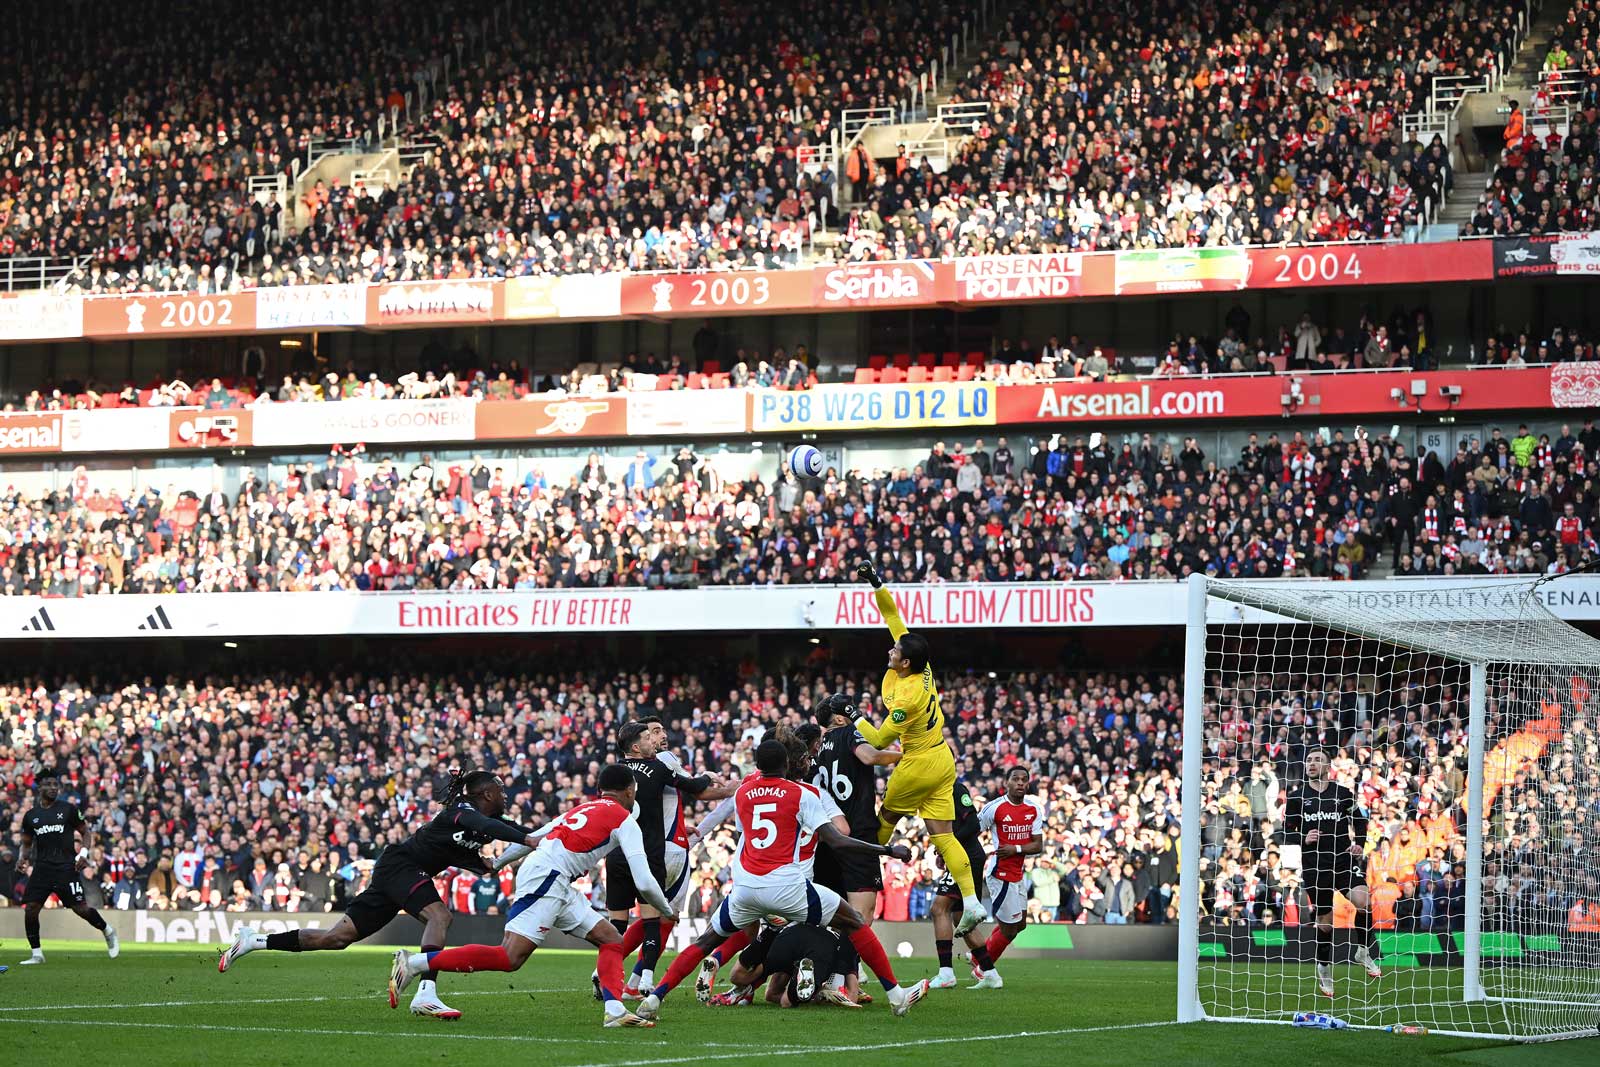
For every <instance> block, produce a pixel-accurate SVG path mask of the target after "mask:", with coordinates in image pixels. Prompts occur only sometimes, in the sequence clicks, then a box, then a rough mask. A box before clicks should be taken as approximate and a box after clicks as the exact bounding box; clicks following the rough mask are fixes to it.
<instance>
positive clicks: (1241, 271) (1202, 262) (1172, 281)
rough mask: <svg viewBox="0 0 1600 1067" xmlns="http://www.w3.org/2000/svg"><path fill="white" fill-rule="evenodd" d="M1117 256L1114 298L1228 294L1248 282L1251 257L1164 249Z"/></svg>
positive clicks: (1227, 251) (1231, 251)
mask: <svg viewBox="0 0 1600 1067" xmlns="http://www.w3.org/2000/svg"><path fill="white" fill-rule="evenodd" d="M1116 256H1117V260H1116V263H1117V269H1116V281H1115V283H1114V285H1115V295H1117V296H1137V295H1154V294H1159V293H1214V292H1229V291H1232V290H1236V289H1243V288H1245V286H1246V285H1247V284H1248V283H1249V281H1250V253H1249V252H1248V251H1247V250H1245V249H1243V248H1163V249H1152V250H1150V251H1141V252H1118V253H1117V254H1116Z"/></svg>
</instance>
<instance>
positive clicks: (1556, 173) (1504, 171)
mask: <svg viewBox="0 0 1600 1067" xmlns="http://www.w3.org/2000/svg"><path fill="white" fill-rule="evenodd" d="M1597 119H1600V4H1597V3H1595V2H1594V0H1578V2H1577V3H1574V4H1573V5H1572V6H1571V7H1570V8H1569V9H1568V10H1567V13H1566V16H1565V18H1564V19H1563V20H1562V23H1561V25H1560V26H1559V27H1558V29H1557V31H1556V36H1555V37H1554V39H1553V40H1552V41H1551V44H1550V50H1549V51H1548V53H1546V55H1545V58H1544V62H1543V64H1542V69H1541V71H1540V75H1539V82H1538V85H1537V87H1536V88H1535V90H1534V92H1533V94H1532V96H1531V98H1529V99H1526V100H1520V101H1517V102H1516V106H1515V107H1514V108H1513V111H1512V114H1511V115H1510V116H1509V117H1508V119H1507V122H1506V128H1505V131H1504V135H1503V143H1504V151H1503V153H1501V154H1500V157H1499V159H1498V160H1491V161H1490V162H1491V164H1492V169H1493V171H1494V175H1493V179H1492V181H1491V182H1490V185H1489V188H1488V189H1487V190H1485V191H1484V193H1483V195H1482V196H1481V197H1480V198H1479V200H1478V207H1477V210H1476V211H1475V212H1474V214H1473V217H1472V222H1471V225H1470V229H1469V232H1470V233H1473V234H1476V235H1480V236H1482V235H1490V234H1493V235H1497V236H1499V235H1509V234H1527V233H1548V232H1553V231H1573V230H1579V231H1581V230H1588V229H1592V228H1593V227H1594V226H1596V225H1600V186H1597V184H1596V181H1597V179H1596V168H1597V167H1600V141H1597V126H1596V122H1597ZM1563 124H1565V127H1564V128H1563Z"/></svg>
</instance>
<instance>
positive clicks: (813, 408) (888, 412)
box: [750, 382, 995, 433]
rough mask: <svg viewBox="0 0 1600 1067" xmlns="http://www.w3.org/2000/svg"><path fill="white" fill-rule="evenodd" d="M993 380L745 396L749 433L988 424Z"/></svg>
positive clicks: (826, 388)
mask: <svg viewBox="0 0 1600 1067" xmlns="http://www.w3.org/2000/svg"><path fill="white" fill-rule="evenodd" d="M994 413H995V394H994V383H993V382H941V383H939V384H928V385H819V386H817V387H816V388H815V389H806V390H798V391H793V392H784V391H778V390H772V389H764V390H759V391H755V392H752V393H751V395H750V430H751V432H752V433H763V432H772V433H782V432H784V431H788V430H878V429H891V428H898V427H913V426H933V427H940V426H993V425H994Z"/></svg>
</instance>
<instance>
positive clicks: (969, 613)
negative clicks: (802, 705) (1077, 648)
mask: <svg viewBox="0 0 1600 1067" xmlns="http://www.w3.org/2000/svg"><path fill="white" fill-rule="evenodd" d="M1281 584H1282V585H1284V586H1285V587H1290V588H1295V589H1299V590H1303V591H1304V592H1305V593H1306V594H1307V595H1308V596H1314V597H1315V598H1316V600H1317V604H1318V606H1319V608H1321V609H1324V610H1327V609H1330V608H1331V609H1334V610H1341V611H1345V612H1348V613H1349V614H1351V615H1352V616H1353V617H1359V616H1361V615H1362V614H1365V613H1370V612H1372V611H1373V610H1377V609H1380V608H1381V609H1389V608H1394V607H1402V608H1404V609H1405V610H1408V611H1416V612H1422V613H1425V615H1424V616H1423V617H1427V618H1433V619H1448V618H1451V617H1458V616H1459V617H1463V618H1465V617H1478V616H1481V614H1482V613H1483V612H1484V611H1486V610H1494V609H1497V608H1503V609H1504V611H1505V612H1506V617H1508V618H1515V617H1516V604H1517V596H1518V591H1519V590H1520V589H1523V588H1525V583H1520V582H1517V581H1514V580H1510V579H1444V578H1439V579H1432V580H1427V581H1420V582H1418V581H1401V582H1394V581H1375V582H1300V581H1295V582H1286V583H1281ZM1538 596H1539V597H1540V599H1541V600H1542V601H1543V602H1544V603H1545V605H1546V606H1547V607H1548V608H1549V609H1550V610H1551V611H1552V612H1554V613H1555V614H1556V615H1557V616H1558V617H1560V618H1563V619H1567V620H1569V621H1574V622H1576V621H1595V620H1600V576H1593V575H1578V576H1573V577H1570V578H1564V579H1561V580H1559V581H1555V582H1551V583H1548V584H1546V585H1545V586H1543V587H1541V589H1540V591H1539V593H1538ZM894 597H895V602H896V604H897V605H898V607H899V611H900V614H901V617H902V618H904V619H905V622H906V625H908V626H910V627H911V628H912V629H916V630H937V629H974V628H983V629H1050V628H1059V627H1118V626H1181V625H1182V624H1183V622H1184V620H1185V618H1186V614H1185V604H1186V600H1185V597H1186V587H1185V586H1184V585H1183V584H1181V583H1178V582H1016V583H973V584H968V583H962V584H956V583H951V584H927V585H913V586H902V587H899V588H896V589H895V590H894ZM1330 597H1331V598H1332V599H1331V600H1330V599H1329V598H1330ZM1237 610H1238V609H1235V608H1233V607H1232V606H1231V605H1223V604H1221V603H1220V602H1218V604H1217V605H1216V606H1215V611H1214V614H1216V617H1217V618H1219V619H1225V618H1226V619H1231V618H1236V617H1240V616H1237V615H1230V614H1227V613H1228V612H1236V611H1237ZM1452 613H1454V614H1452ZM1245 617H1248V618H1260V617H1261V616H1259V615H1248V616H1245ZM882 624H883V620H882V617H881V616H880V615H879V613H878V609H877V605H876V604H875V603H874V602H873V597H872V592H871V590H870V589H868V588H867V587H866V586H864V585H817V586H779V587H767V586H758V587H750V586H731V587H730V586H721V587H715V588H705V589H686V590H651V589H602V590H580V589H552V590H539V591H531V592H515V591H482V592H453V593H354V592H327V593H189V594H176V595H168V596H158V595H144V594H130V595H126V596H96V597H84V598H77V599H46V598H43V597H4V598H0V638H12V639H16V638H22V639H25V640H56V639H76V638H126V637H141V638H145V637H212V638H219V639H220V638H223V637H255V636H263V637H264V636H285V637H290V636H301V635H314V634H375V635H385V634H386V635H393V636H405V635H430V634H563V633H593V634H604V633H652V632H662V633H664V632H674V631H694V632H727V631H771V632H778V631H816V632H826V631H835V630H860V629H875V628H877V627H879V626H881V625H882Z"/></svg>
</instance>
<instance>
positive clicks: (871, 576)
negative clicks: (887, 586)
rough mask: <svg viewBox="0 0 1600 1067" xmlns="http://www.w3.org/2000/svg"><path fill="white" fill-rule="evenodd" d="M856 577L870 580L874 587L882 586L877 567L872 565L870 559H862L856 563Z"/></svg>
mask: <svg viewBox="0 0 1600 1067" xmlns="http://www.w3.org/2000/svg"><path fill="white" fill-rule="evenodd" d="M856 577H857V578H863V579H865V580H866V581H869V582H871V583H872V588H874V589H882V588H883V579H882V578H879V577H878V569H877V568H876V567H874V566H873V565H872V561H871V560H865V559H864V560H862V561H861V562H860V563H858V564H856Z"/></svg>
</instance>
